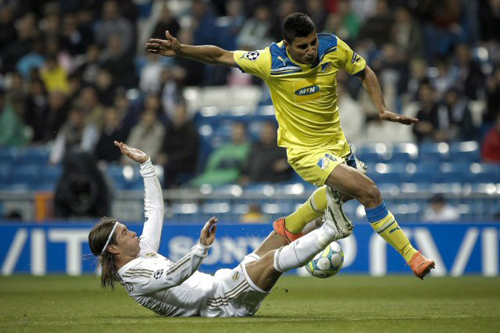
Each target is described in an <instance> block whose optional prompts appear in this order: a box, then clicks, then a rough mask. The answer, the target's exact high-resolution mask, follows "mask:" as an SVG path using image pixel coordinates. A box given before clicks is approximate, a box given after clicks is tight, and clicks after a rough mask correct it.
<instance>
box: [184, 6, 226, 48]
mask: <svg viewBox="0 0 500 333" xmlns="http://www.w3.org/2000/svg"><path fill="white" fill-rule="evenodd" d="M191 29H192V30H193V36H194V44H195V45H218V44H219V41H218V29H217V26H216V25H215V15H214V14H213V12H212V9H211V8H210V3H207V2H206V1H203V0H193V1H192V4H191Z"/></svg>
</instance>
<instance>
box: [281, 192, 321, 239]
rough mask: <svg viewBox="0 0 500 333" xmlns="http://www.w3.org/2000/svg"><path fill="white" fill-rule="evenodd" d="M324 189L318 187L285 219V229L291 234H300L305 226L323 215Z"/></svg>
mask: <svg viewBox="0 0 500 333" xmlns="http://www.w3.org/2000/svg"><path fill="white" fill-rule="evenodd" d="M326 205H327V201H326V187H325V186H323V187H320V188H318V189H317V190H316V191H314V193H313V194H311V196H310V197H309V199H307V201H306V202H304V203H303V204H302V206H300V207H299V209H297V210H296V211H295V212H293V213H292V214H290V215H288V216H287V217H286V218H285V227H286V229H287V230H288V231H290V232H293V233H299V232H301V231H302V230H303V229H304V227H305V226H306V224H308V223H309V222H311V221H312V220H314V219H315V218H317V217H320V216H321V215H323V212H324V211H325V209H326Z"/></svg>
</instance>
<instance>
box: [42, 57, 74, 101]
mask: <svg viewBox="0 0 500 333" xmlns="http://www.w3.org/2000/svg"><path fill="white" fill-rule="evenodd" d="M40 75H41V78H42V80H43V83H44V84H45V87H46V89H47V91H48V92H52V91H56V90H57V91H62V92H64V93H67V92H69V82H68V73H67V72H66V70H65V69H64V68H63V67H62V66H60V65H59V63H58V62H57V59H56V57H55V56H49V57H47V59H46V60H45V64H44V67H43V68H42V70H41V72H40Z"/></svg>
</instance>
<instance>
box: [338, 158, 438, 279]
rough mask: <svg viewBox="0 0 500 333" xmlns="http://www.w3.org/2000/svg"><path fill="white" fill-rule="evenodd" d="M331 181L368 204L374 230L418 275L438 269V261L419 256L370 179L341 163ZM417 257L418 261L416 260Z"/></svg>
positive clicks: (366, 206)
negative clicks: (436, 264)
mask: <svg viewBox="0 0 500 333" xmlns="http://www.w3.org/2000/svg"><path fill="white" fill-rule="evenodd" d="M328 184H329V185H331V186H334V187H335V188H337V189H338V190H339V191H341V192H342V193H347V194H348V195H351V196H353V197H354V198H356V199H357V200H358V201H359V202H361V203H362V204H363V205H364V206H365V211H366V217H367V219H368V221H369V222H370V225H371V227H372V228H373V230H375V232H377V233H378V234H379V235H380V236H381V237H382V238H383V239H384V240H385V241H386V242H387V243H389V244H390V245H391V246H392V247H393V248H394V249H396V251H398V252H399V253H400V254H401V255H402V256H403V258H404V259H405V261H406V262H407V263H408V264H409V265H410V267H411V268H412V270H413V271H414V273H415V275H416V276H418V277H420V278H423V277H424V276H425V275H426V274H427V273H428V272H429V271H430V269H432V268H434V265H435V264H434V262H433V261H432V260H428V259H427V258H425V257H423V256H422V255H420V256H422V257H423V258H425V259H422V258H421V257H420V256H418V257H415V255H416V254H417V250H415V248H414V247H413V246H412V244H411V243H410V240H409V239H408V237H407V236H406V235H405V233H404V232H403V230H402V229H401V228H400V227H399V224H398V222H397V221H396V219H395V217H394V215H392V213H391V212H390V211H389V210H387V208H386V207H385V203H384V201H383V199H382V195H381V194H380V191H379V190H378V188H377V186H376V185H375V183H374V182H373V181H372V180H371V179H370V178H368V177H367V176H365V175H363V174H362V173H360V172H359V171H357V170H354V169H353V168H349V167H347V166H344V165H339V166H338V167H337V168H335V169H334V171H333V172H332V173H331V174H330V177H329V178H328ZM414 257H415V258H418V260H412V258H414ZM426 260H428V261H426ZM412 262H415V263H416V262H422V265H420V264H412Z"/></svg>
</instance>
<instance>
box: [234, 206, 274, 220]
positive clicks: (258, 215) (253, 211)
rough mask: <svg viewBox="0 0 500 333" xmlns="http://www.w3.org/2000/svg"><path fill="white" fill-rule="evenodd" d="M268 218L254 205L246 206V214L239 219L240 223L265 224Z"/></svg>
mask: <svg viewBox="0 0 500 333" xmlns="http://www.w3.org/2000/svg"><path fill="white" fill-rule="evenodd" d="M268 220H269V217H268V216H266V215H264V214H263V213H262V208H261V207H260V205H258V204H256V203H251V204H249V205H248V212H247V213H246V214H243V215H242V216H241V217H240V223H267V222H268Z"/></svg>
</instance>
